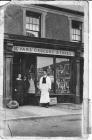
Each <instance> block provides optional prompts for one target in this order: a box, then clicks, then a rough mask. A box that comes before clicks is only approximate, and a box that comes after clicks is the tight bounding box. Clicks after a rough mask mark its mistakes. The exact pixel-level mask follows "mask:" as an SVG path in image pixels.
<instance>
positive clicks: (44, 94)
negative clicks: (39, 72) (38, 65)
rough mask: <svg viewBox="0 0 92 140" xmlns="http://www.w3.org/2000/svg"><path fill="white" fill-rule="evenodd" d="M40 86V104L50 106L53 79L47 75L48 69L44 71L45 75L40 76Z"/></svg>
mask: <svg viewBox="0 0 92 140" xmlns="http://www.w3.org/2000/svg"><path fill="white" fill-rule="evenodd" d="M39 88H40V91H41V96H40V104H41V105H42V106H45V107H48V106H49V102H50V97H49V92H50V90H51V79H50V77H49V76H47V71H46V70H45V71H44V74H43V76H42V77H41V78H40V83H39Z"/></svg>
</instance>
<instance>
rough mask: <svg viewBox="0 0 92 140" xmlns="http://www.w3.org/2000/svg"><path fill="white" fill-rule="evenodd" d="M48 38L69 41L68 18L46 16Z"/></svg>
mask: <svg viewBox="0 0 92 140" xmlns="http://www.w3.org/2000/svg"><path fill="white" fill-rule="evenodd" d="M46 38H50V39H57V40H65V41H69V21H68V17H66V16H63V15H58V14H52V13H48V14H47V16H46Z"/></svg>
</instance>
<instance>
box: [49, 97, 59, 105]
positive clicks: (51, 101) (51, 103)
mask: <svg viewBox="0 0 92 140" xmlns="http://www.w3.org/2000/svg"><path fill="white" fill-rule="evenodd" d="M56 104H57V97H53V98H50V105H56Z"/></svg>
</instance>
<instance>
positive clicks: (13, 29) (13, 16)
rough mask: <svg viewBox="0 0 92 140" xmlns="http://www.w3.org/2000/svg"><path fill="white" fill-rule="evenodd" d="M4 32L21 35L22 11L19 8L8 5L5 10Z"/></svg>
mask: <svg viewBox="0 0 92 140" xmlns="http://www.w3.org/2000/svg"><path fill="white" fill-rule="evenodd" d="M4 19H5V21H4V29H5V30H4V32H5V33H10V34H18V35H22V34H23V11H22V8H21V7H20V6H15V5H9V6H8V7H7V8H6V10H5V18H4Z"/></svg>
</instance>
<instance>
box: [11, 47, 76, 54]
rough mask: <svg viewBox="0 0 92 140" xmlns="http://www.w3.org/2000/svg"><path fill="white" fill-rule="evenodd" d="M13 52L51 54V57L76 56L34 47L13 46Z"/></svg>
mask: <svg viewBox="0 0 92 140" xmlns="http://www.w3.org/2000/svg"><path fill="white" fill-rule="evenodd" d="M12 51H14V52H27V53H39V54H50V55H63V56H75V53H74V52H73V51H64V50H54V49H44V48H34V47H20V46H13V48H12Z"/></svg>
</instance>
